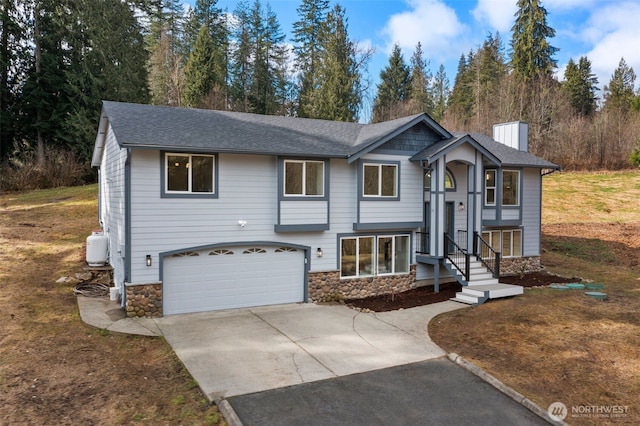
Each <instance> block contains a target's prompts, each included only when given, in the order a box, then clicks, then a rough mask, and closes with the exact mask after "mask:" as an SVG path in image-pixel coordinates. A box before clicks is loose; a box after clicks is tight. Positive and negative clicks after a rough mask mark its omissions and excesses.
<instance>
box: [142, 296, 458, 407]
mask: <svg viewBox="0 0 640 426" xmlns="http://www.w3.org/2000/svg"><path fill="white" fill-rule="evenodd" d="M464 306H465V305H462V304H459V303H455V302H443V303H437V304H433V305H427V306H421V307H417V308H411V309H405V310H400V311H393V312H384V313H361V312H358V311H355V310H352V309H349V308H347V307H345V306H342V305H315V304H291V305H278V306H268V307H258V308H250V309H235V310H230V311H218V312H207V313H197V314H183V315H174V316H167V317H164V318H160V319H156V320H154V321H155V323H156V325H157V326H158V328H159V329H160V331H161V333H162V335H164V337H165V338H166V339H167V341H168V342H169V344H170V345H171V346H172V347H173V349H174V350H175V352H176V354H177V355H178V357H180V359H181V360H182V362H183V363H184V365H185V366H186V367H187V369H188V370H189V372H190V373H191V374H192V376H193V377H194V378H195V379H196V380H197V381H198V383H199V385H200V388H201V389H202V391H203V392H204V393H205V394H206V395H207V397H208V398H209V399H210V400H211V401H220V400H222V399H226V398H229V397H233V396H237V395H245V394H249V393H255V392H261V391H265V390H270V389H277V388H282V387H285V386H291V385H297V384H301V383H307V382H314V381H319V380H324V379H329V378H335V377H340V376H346V375H351V374H355V373H362V372H367V371H373V370H379V369H383V368H388V367H394V366H399V365H404V364H410V363H415V362H419V361H424V360H428V359H433V358H437V357H441V356H443V355H445V353H444V352H443V351H442V349H440V348H439V347H438V346H436V345H435V344H433V342H431V340H430V339H429V337H428V334H427V325H428V323H429V321H430V320H431V318H433V317H434V316H435V315H438V314H439V313H442V312H447V311H450V310H455V309H460V308H462V307H464Z"/></svg>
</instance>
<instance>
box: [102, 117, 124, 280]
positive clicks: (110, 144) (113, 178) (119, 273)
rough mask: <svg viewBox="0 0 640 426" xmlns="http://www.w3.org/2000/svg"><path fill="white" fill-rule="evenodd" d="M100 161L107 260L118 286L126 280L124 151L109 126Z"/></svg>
mask: <svg viewBox="0 0 640 426" xmlns="http://www.w3.org/2000/svg"><path fill="white" fill-rule="evenodd" d="M104 150H105V151H104V154H103V156H102V163H101V164H100V196H101V198H102V200H101V208H102V211H101V217H100V221H101V223H102V226H103V230H104V232H105V235H107V236H108V237H109V263H110V264H111V266H112V267H113V268H114V272H113V274H114V276H113V278H114V282H115V284H116V286H117V287H121V286H122V284H123V283H124V280H125V268H124V255H125V253H124V247H125V179H124V171H125V163H126V160H127V150H126V149H121V148H120V147H119V146H118V143H117V140H116V137H115V135H114V133H113V129H112V128H111V126H109V127H108V129H107V134H106V143H105V147H104Z"/></svg>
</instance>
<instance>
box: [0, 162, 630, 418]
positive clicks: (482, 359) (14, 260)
mask: <svg viewBox="0 0 640 426" xmlns="http://www.w3.org/2000/svg"><path fill="white" fill-rule="evenodd" d="M96 195H97V188H96V186H86V187H78V188H67V189H62V190H51V191H35V192H29V193H24V194H2V195H0V324H1V327H0V407H2V409H1V410H0V424H9V425H13V424H55V425H76V424H84V425H93V424H100V425H103V424H107V425H109V424H113V425H116V424H117V425H121V424H133V425H135V424H140V425H142V424H149V425H176V424H189V425H197V424H221V423H224V420H223V419H222V417H221V415H220V413H219V412H218V411H217V409H216V407H215V406H209V405H208V404H207V402H206V400H205V398H204V397H203V396H202V394H201V393H200V391H199V389H198V387H197V384H196V383H195V382H194V381H193V379H192V378H191V376H190V375H189V374H188V372H187V371H186V370H185V368H184V367H183V366H182V364H181V363H180V361H179V360H178V359H177V357H176V356H175V355H174V353H173V351H172V350H171V348H170V347H169V345H168V344H167V343H166V342H165V341H164V340H162V339H160V338H144V337H136V336H121V335H114V334H111V333H108V332H104V331H101V330H96V329H93V328H92V327H89V326H87V325H84V324H83V323H82V321H80V318H79V314H78V307H77V303H76V300H75V296H74V295H73V293H72V288H71V287H70V286H69V285H62V284H55V280H56V279H57V278H58V277H60V276H63V275H69V274H73V273H76V272H81V265H82V260H83V259H82V248H83V245H84V241H85V238H86V236H87V235H88V234H89V232H90V231H91V230H92V229H93V228H95V227H96V226H97V223H96V216H97V214H96ZM638 195H640V173H638V172H635V173H631V172H626V173H613V174H554V175H551V176H547V177H545V178H544V195H543V203H544V210H543V215H544V227H543V232H544V238H543V251H544V253H543V257H542V261H543V264H545V265H546V266H547V268H548V269H549V270H551V271H552V272H555V273H558V274H561V275H564V276H580V277H584V278H585V279H591V280H593V281H598V282H602V283H604V284H606V290H605V291H606V292H607V294H608V296H609V297H608V300H607V301H604V302H601V301H596V300H591V299H589V298H587V297H585V296H584V294H583V292H581V291H557V290H551V289H546V288H540V289H531V290H527V291H526V293H525V295H524V296H521V297H516V298H513V299H507V300H498V301H492V302H490V303H486V304H484V305H481V306H479V307H477V308H474V309H463V310H461V311H457V312H453V313H450V314H445V315H442V316H439V317H438V318H437V319H436V320H435V321H433V322H432V323H431V325H430V333H431V334H432V337H433V339H434V340H435V341H436V342H437V343H438V344H440V345H442V346H443V347H444V348H445V349H446V350H447V351H450V352H456V353H458V354H460V355H462V356H464V357H465V358H467V359H469V360H471V361H473V362H474V363H476V364H478V365H479V366H481V367H482V368H484V369H486V370H487V371H489V372H490V373H491V374H493V375H495V376H497V377H498V378H499V379H501V380H503V381H504V382H505V383H507V384H508V385H510V386H512V387H513V388H515V389H516V390H518V391H520V392H521V393H523V394H525V395H526V396H528V397H530V398H531V399H532V400H534V401H535V402H537V403H538V404H540V405H541V406H543V407H546V406H548V405H549V404H550V403H552V402H554V401H561V402H563V403H565V404H566V405H567V406H568V407H570V409H571V407H572V406H613V405H616V406H625V407H628V412H627V415H626V416H625V417H621V418H615V419H612V418H594V417H593V416H592V417H591V418H586V417H582V418H571V417H570V418H568V419H567V420H568V421H569V422H570V423H572V424H594V425H596V424H597V425H601V424H609V423H612V424H640V403H639V402H638V401H640V280H639V279H638V278H639V277H640V266H639V261H640V202H638V199H639V198H640V197H638ZM570 415H571V413H570Z"/></svg>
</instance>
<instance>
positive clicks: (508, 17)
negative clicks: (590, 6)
mask: <svg viewBox="0 0 640 426" xmlns="http://www.w3.org/2000/svg"><path fill="white" fill-rule="evenodd" d="M517 10H518V7H517V4H516V2H515V0H478V6H476V8H475V9H473V10H472V11H471V13H472V14H473V17H474V18H475V19H476V21H478V22H482V23H487V24H489V26H490V27H491V28H493V29H494V30H496V31H499V32H500V33H501V34H505V33H508V32H510V31H511V28H512V27H513V23H514V20H515V18H514V14H515V13H516V11H517Z"/></svg>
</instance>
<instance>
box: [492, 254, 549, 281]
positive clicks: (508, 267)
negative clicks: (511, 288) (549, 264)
mask: <svg viewBox="0 0 640 426" xmlns="http://www.w3.org/2000/svg"><path fill="white" fill-rule="evenodd" d="M542 269H543V268H542V265H541V264H540V257H539V256H532V257H508V258H506V259H500V275H501V276H502V275H522V274H526V273H528V272H537V271H540V270H542Z"/></svg>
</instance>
